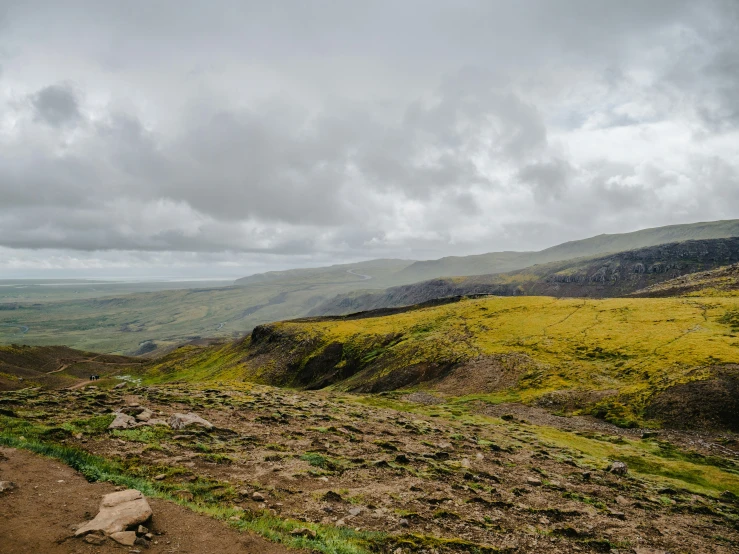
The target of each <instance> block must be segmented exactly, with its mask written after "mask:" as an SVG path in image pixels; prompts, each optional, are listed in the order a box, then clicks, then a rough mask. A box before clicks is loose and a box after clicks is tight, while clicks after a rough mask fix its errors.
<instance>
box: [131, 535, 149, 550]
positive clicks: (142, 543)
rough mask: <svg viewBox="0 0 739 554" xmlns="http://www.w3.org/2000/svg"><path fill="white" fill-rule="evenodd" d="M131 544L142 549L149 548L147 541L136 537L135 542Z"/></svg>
mask: <svg viewBox="0 0 739 554" xmlns="http://www.w3.org/2000/svg"><path fill="white" fill-rule="evenodd" d="M133 544H135V545H136V546H143V547H144V548H149V541H147V540H146V539H145V538H144V537H136V540H135V541H133Z"/></svg>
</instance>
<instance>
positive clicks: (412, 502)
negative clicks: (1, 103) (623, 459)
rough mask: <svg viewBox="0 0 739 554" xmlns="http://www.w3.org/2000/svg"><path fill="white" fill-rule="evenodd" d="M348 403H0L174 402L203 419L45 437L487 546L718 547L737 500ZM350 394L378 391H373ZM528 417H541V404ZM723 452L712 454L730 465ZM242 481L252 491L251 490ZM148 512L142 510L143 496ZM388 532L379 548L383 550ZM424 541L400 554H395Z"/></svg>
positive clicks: (250, 389) (40, 413) (25, 409)
mask: <svg viewBox="0 0 739 554" xmlns="http://www.w3.org/2000/svg"><path fill="white" fill-rule="evenodd" d="M1 398H2V397H1V396H0V399H1ZM358 399H359V398H358V397H352V396H349V395H341V394H334V393H330V392H326V391H318V392H299V393H298V392H295V391H286V390H281V389H273V388H270V387H261V386H250V385H245V386H244V388H243V389H241V390H239V389H233V388H229V387H224V386H221V387H218V388H196V387H194V386H188V385H167V386H150V387H139V388H136V389H133V390H129V391H121V390H108V391H101V390H99V389H97V390H96V389H81V390H73V391H70V390H65V391H54V392H46V391H33V392H32V391H26V392H24V393H22V394H21V393H12V394H6V398H5V399H4V402H3V404H4V406H5V407H6V408H7V409H9V410H12V411H13V412H14V413H15V414H16V415H17V416H18V417H19V418H30V419H31V420H32V421H33V422H34V423H36V424H44V425H49V426H59V425H61V424H64V423H71V422H73V421H79V420H80V419H81V418H89V417H91V416H97V415H100V414H105V413H110V412H111V411H112V410H114V409H119V408H120V407H122V406H124V405H125V404H128V405H129V406H130V405H131V404H134V403H135V404H140V406H142V407H146V408H149V409H150V410H152V411H153V412H154V413H155V414H157V415H156V417H158V418H164V419H166V418H167V417H168V416H169V415H171V414H172V413H174V412H188V411H193V412H196V413H197V414H199V415H200V416H202V417H204V418H206V419H207V420H209V421H210V422H212V423H213V424H214V428H213V429H210V430H204V429H189V430H187V431H185V432H183V431H176V432H173V431H172V430H171V429H168V428H166V427H158V428H156V429H152V430H151V431H147V432H144V431H141V430H139V429H136V430H132V431H116V432H105V431H102V432H90V433H87V432H86V433H84V434H80V436H76V435H74V434H73V433H69V432H67V433H66V434H65V433H64V432H63V429H62V428H59V427H57V429H58V432H55V433H54V434H53V435H52V434H50V435H49V436H50V437H51V436H54V437H56V439H55V440H61V442H63V443H65V444H66V445H68V446H75V447H77V448H81V449H83V450H86V451H88V452H91V453H94V454H97V455H99V456H103V457H105V458H109V459H111V458H112V459H116V460H119V461H120V463H121V464H123V465H124V466H129V465H130V466H131V467H135V468H136V469H137V471H140V472H141V471H143V472H145V474H147V475H149V476H150V478H151V477H153V476H155V475H157V474H160V473H163V474H166V478H165V479H164V480H162V481H159V482H160V483H162V484H163V485H166V486H170V487H174V488H185V487H186V486H187V484H188V483H191V482H193V480H195V479H208V480H209V482H211V483H223V484H228V486H225V485H224V486H223V487H222V488H220V489H213V491H214V494H216V493H217V492H218V491H219V490H220V491H222V492H218V494H222V496H221V497H219V502H223V503H224V504H225V505H228V506H230V505H236V506H240V507H242V508H243V509H244V510H245V512H246V513H250V512H259V511H262V510H265V509H266V510H274V513H275V514H276V515H278V516H280V517H285V518H291V519H296V520H302V521H307V522H312V523H321V524H324V525H329V526H338V527H342V526H347V527H351V528H359V529H362V530H367V531H381V532H387V533H390V535H391V536H392V537H404V536H408V534H415V535H419V536H422V537H443V538H453V539H462V540H465V541H469V542H470V543H471V544H478V545H489V546H490V547H494V548H498V549H500V550H501V551H503V552H521V553H523V552H547V553H550V554H570V553H574V552H599V551H600V552H605V551H611V552H619V553H621V554H625V553H632V552H635V551H636V549H637V548H638V549H642V548H652V549H655V550H656V551H657V552H665V551H667V552H675V553H677V552H686V553H687V552H690V553H691V554H692V553H695V554H733V553H734V552H736V547H737V545H739V529H738V528H737V525H736V521H738V520H739V505H735V503H734V501H733V500H731V499H729V500H725V499H723V498H717V497H715V496H708V495H701V494H696V493H693V492H689V491H687V490H685V489H683V488H681V487H679V486H675V488H674V490H673V489H668V488H665V485H664V483H659V482H655V481H651V480H649V479H646V478H643V477H637V476H632V475H631V474H629V475H628V476H625V477H621V476H616V475H613V474H610V473H608V472H607V471H605V468H606V466H607V465H608V463H609V461H610V460H607V459H603V460H601V461H600V462H599V463H597V464H595V465H593V463H592V462H586V461H584V460H582V457H581V456H579V455H578V454H577V452H575V451H572V450H571V449H569V448H565V447H558V446H556V445H552V444H549V443H548V442H547V441H545V440H540V439H538V438H537V436H536V434H535V433H534V432H533V429H532V428H530V427H529V426H527V425H526V424H524V423H521V421H520V419H523V417H519V416H516V417H515V418H514V419H509V420H505V421H503V422H502V423H500V424H495V425H488V424H484V425H483V424H477V423H474V422H466V421H454V420H449V419H446V418H441V417H433V415H421V414H418V413H410V412H402V411H396V410H393V409H389V408H383V407H372V406H368V405H364V404H362V403H361V402H358V401H357V400H358ZM422 399H423V400H424V401H425V400H428V399H427V398H426V397H425V396H424V397H423V398H422ZM366 400H367V402H370V403H371V402H374V401H378V402H382V397H366ZM62 406H63V407H64V409H60V407H62ZM432 408H433V406H432ZM505 409H506V410H507V411H510V410H512V409H513V407H511V406H508V407H506V408H505ZM531 413H534V414H539V416H541V417H556V416H551V414H549V415H548V416H546V414H547V413H546V411H545V410H543V409H542V410H540V412H539V410H536V411H535V412H531ZM502 415H505V414H502ZM521 415H523V412H521ZM559 419H561V420H562V421H559V420H557V421H550V422H549V423H550V424H552V425H554V426H557V427H558V428H563V429H567V425H566V423H568V422H569V421H572V422H573V423H574V422H577V423H578V424H579V423H581V420H579V419H572V418H559ZM564 420H567V421H564ZM600 423H602V422H600ZM542 424H545V423H544V422H542ZM141 429H144V430H146V429H148V428H141ZM601 431H603V430H601ZM147 433H148V434H147ZM712 453H713V454H714V455H715V454H718V452H715V451H712ZM732 463H733V462H730V461H727V464H729V466H731V467H735V466H736V464H733V465H732ZM586 475H587V477H586ZM107 490H109V488H108V489H101V491H102V492H101V493H100V494H96V495H94V498H92V499H91V500H90V504H89V507H85V508H84V509H81V510H80V511H79V513H77V514H75V515H74V517H69V518H68V519H69V521H66V520H65V522H64V523H65V524H66V525H69V524H70V523H76V522H78V521H77V520H80V521H82V519H84V518H83V517H82V516H83V515H84V511H86V510H87V511H90V510H93V509H94V508H95V505H96V502H97V499H98V498H99V497H100V495H101V494H102V493H103V492H105V491H107ZM254 492H258V493H259V494H261V495H262V497H263V499H257V500H255V499H254V496H253V493H254ZM154 512H155V517H157V516H156V514H157V513H158V511H157V508H156V507H154ZM80 518H82V519H80ZM29 521H30V520H29ZM218 525H220V524H218ZM219 528H220V527H219ZM165 529H166V531H167V536H175V531H174V530H172V529H170V528H166V527H165ZM221 529H222V528H221ZM223 532H226V530H225V529H223ZM716 537H721V541H720V542H718V543H717V541H716ZM392 540H394V539H391V540H390V541H389V542H388V543H387V548H386V549H383V550H380V552H387V553H392V552H395V550H396V544H397V543H395V544H394V543H392ZM414 540H415V539H414ZM422 544H425V543H423V542H422ZM433 549H434V550H436V551H437V552H439V553H446V552H459V551H460V550H458V549H457V550H454V549H453V548H451V547H449V548H447V547H444V546H440V545H435V546H434V548H433ZM599 549H600V550H599ZM431 551H432V550H431V549H429V548H427V547H424V546H422V547H420V548H418V549H412V548H408V549H405V546H404V548H403V549H401V552H403V553H404V554H407V553H408V552H431ZM52 552H53V551H52Z"/></svg>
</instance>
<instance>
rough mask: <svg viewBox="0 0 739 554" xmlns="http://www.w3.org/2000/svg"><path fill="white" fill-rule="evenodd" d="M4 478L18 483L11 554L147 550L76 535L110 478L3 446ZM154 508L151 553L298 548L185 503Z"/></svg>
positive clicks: (4, 512) (8, 524) (4, 527)
mask: <svg viewBox="0 0 739 554" xmlns="http://www.w3.org/2000/svg"><path fill="white" fill-rule="evenodd" d="M0 480H3V481H12V482H14V483H15V489H14V490H12V491H10V492H5V493H2V494H0V522H2V523H1V524H0V552H2V553H7V554H11V553H12V554H41V553H43V554H107V553H111V554H113V553H116V554H120V553H121V552H129V551H135V550H142V548H141V547H136V548H133V549H132V548H126V547H123V546H121V545H118V544H116V543H114V542H113V541H111V540H108V541H106V542H105V543H103V544H102V545H91V544H88V543H86V542H85V541H84V540H83V539H79V538H72V537H73V534H74V531H73V526H74V525H75V524H79V523H82V522H84V521H87V520H89V519H91V518H92V517H93V516H94V515H95V514H96V513H97V510H98V507H99V505H100V499H101V498H102V496H103V495H105V494H107V493H110V492H113V491H114V490H115V487H114V486H113V485H111V484H109V483H88V482H87V480H86V479H85V478H84V477H82V476H81V475H80V474H79V473H77V472H75V471H74V470H73V469H71V468H69V467H68V466H65V465H63V464H61V463H60V462H57V461H55V460H50V459H48V458H42V457H40V456H38V455H35V454H32V453H30V452H26V451H23V450H14V449H10V448H0ZM148 501H149V504H150V506H151V508H152V511H153V512H154V516H153V517H152V520H151V523H150V524H148V525H149V529H150V531H151V532H152V533H154V541H153V542H152V544H151V546H150V548H148V549H146V552H151V553H152V554H155V553H161V554H170V553H172V554H174V553H191V554H196V553H197V554H205V553H208V554H211V553H212V554H216V553H218V554H237V553H238V554H247V553H248V554H262V553H265V554H290V553H292V554H299V551H297V550H288V549H287V548H284V547H281V546H279V545H276V544H273V543H270V542H267V541H265V540H264V539H262V538H260V537H254V536H250V535H248V534H244V533H239V532H237V531H234V530H231V529H229V528H227V527H226V526H225V525H224V524H223V523H221V522H218V521H216V520H214V519H212V518H209V517H207V516H203V515H198V514H195V513H193V512H191V511H190V510H187V509H185V508H183V507H181V506H178V505H176V504H173V503H171V502H166V501H163V500H159V499H156V498H154V499H151V498H150V499H148Z"/></svg>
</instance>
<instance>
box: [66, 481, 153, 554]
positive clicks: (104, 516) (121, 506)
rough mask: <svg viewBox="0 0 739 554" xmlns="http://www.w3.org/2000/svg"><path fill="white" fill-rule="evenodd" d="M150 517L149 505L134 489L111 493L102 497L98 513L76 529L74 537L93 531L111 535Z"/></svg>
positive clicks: (134, 534)
mask: <svg viewBox="0 0 739 554" xmlns="http://www.w3.org/2000/svg"><path fill="white" fill-rule="evenodd" d="M151 515H152V512H151V508H150V507H149V503H148V502H147V501H146V498H144V495H142V494H141V492H139V491H137V490H135V489H128V490H124V491H120V492H113V493H110V494H106V495H105V496H104V497H103V501H102V502H101V503H100V511H99V512H98V514H97V515H96V516H95V519H93V520H92V521H90V522H88V523H86V524H84V525H82V526H81V527H80V528H79V529H77V531H75V536H76V537H81V536H82V535H86V534H87V533H91V532H94V531H102V532H103V533H105V534H106V535H112V534H113V533H118V532H121V531H125V530H126V529H128V528H129V527H133V526H135V525H138V524H140V523H144V522H145V521H146V520H148V519H149V518H150V517H151ZM131 533H132V534H133V536H134V539H135V538H136V533H134V532H133V531H132V532H131ZM119 542H120V541H119ZM121 544H123V543H121ZM131 545H133V543H131ZM129 546H130V545H129Z"/></svg>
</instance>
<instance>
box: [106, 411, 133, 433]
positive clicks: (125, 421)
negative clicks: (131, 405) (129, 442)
mask: <svg viewBox="0 0 739 554" xmlns="http://www.w3.org/2000/svg"><path fill="white" fill-rule="evenodd" d="M135 423H136V420H135V419H134V418H132V417H131V416H130V415H126V414H122V413H120V412H116V413H115V419H114V420H113V422H112V423H111V424H110V425H108V429H128V428H129V427H131V426H132V425H134V424H135Z"/></svg>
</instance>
